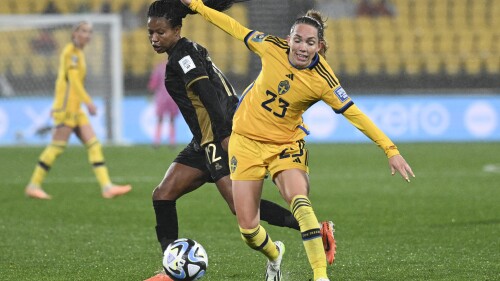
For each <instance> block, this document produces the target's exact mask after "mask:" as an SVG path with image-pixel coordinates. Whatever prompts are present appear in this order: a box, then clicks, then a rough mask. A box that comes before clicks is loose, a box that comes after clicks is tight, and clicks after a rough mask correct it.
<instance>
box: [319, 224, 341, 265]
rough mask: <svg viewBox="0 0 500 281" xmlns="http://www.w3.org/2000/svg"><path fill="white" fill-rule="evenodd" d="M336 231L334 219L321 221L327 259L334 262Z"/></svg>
mask: <svg viewBox="0 0 500 281" xmlns="http://www.w3.org/2000/svg"><path fill="white" fill-rule="evenodd" d="M334 232H335V228H334V224H333V222H332V221H324V222H322V223H321V230H320V234H321V238H322V240H323V248H324V249H325V255H326V261H327V262H328V263H329V264H332V263H333V262H334V261H335V251H336V248H337V245H335V238H334V237H333V233H334Z"/></svg>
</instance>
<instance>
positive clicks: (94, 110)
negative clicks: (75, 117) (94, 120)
mask: <svg viewBox="0 0 500 281" xmlns="http://www.w3.org/2000/svg"><path fill="white" fill-rule="evenodd" d="M87 110H88V111H89V114H90V115H92V116H95V115H96V114H97V107H96V106H95V104H94V103H92V102H91V103H88V104H87Z"/></svg>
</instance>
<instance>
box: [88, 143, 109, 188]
mask: <svg viewBox="0 0 500 281" xmlns="http://www.w3.org/2000/svg"><path fill="white" fill-rule="evenodd" d="M85 147H87V153H88V157H89V162H90V164H91V165H92V167H93V169H94V174H95V176H96V178H97V181H98V182H99V185H100V186H101V188H102V189H104V188H106V187H108V186H110V185H111V179H110V178H109V173H108V168H107V167H106V165H105V163H104V155H103V153H102V146H101V143H100V142H99V141H98V140H97V138H95V137H94V138H92V139H90V140H89V141H88V142H87V143H85Z"/></svg>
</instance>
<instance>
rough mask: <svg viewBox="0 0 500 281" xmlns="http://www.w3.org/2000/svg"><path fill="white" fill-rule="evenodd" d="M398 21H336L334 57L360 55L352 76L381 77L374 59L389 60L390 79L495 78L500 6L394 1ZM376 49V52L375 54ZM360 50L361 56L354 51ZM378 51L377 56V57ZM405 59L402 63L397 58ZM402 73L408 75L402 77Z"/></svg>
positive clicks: (482, 0)
mask: <svg viewBox="0 0 500 281" xmlns="http://www.w3.org/2000/svg"><path fill="white" fill-rule="evenodd" d="M391 2H392V3H393V4H394V6H395V9H396V15H395V16H394V17H375V18H372V17H357V18H341V19H335V20H332V21H330V23H329V26H330V30H327V32H326V37H327V40H329V42H330V45H332V48H331V49H332V52H333V53H334V57H342V56H351V55H356V56H357V57H359V58H362V59H360V60H350V64H353V63H358V64H359V65H358V66H353V65H350V66H349V71H348V70H347V69H346V65H345V64H343V63H342V62H343V61H344V60H342V59H337V60H335V61H332V64H333V65H334V66H335V68H338V69H339V70H340V72H343V70H345V71H346V74H356V73H354V72H353V71H356V70H358V71H359V73H376V72H375V71H376V69H377V67H375V65H377V64H374V63H373V62H374V61H375V60H374V59H371V57H372V56H373V55H378V56H380V57H382V58H384V60H385V61H384V62H382V64H383V65H385V73H386V74H389V75H420V74H440V73H443V74H448V75H456V74H459V73H462V72H463V73H467V74H471V75H477V74H479V73H480V72H481V71H487V72H488V73H492V71H494V69H498V67H497V64H496V63H495V61H498V57H499V56H500V50H499V49H500V47H499V45H500V32H499V31H498V29H497V28H496V27H497V26H500V1H489V0H479V1H476V0H475V1H468V0H440V1H434V0H418V1H410V0H393V1H391ZM374 48H375V49H374ZM353 50H355V52H356V53H355V54H352V51H353ZM374 50H376V51H375V52H374ZM396 57H397V58H399V59H400V60H397V59H395V58H396ZM399 66H402V67H401V68H400V67H399ZM398 69H400V70H401V71H402V72H398Z"/></svg>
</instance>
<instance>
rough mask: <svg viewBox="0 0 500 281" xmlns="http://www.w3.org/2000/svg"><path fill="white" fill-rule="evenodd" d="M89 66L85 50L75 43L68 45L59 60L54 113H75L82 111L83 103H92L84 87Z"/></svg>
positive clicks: (53, 106) (53, 105)
mask: <svg viewBox="0 0 500 281" xmlns="http://www.w3.org/2000/svg"><path fill="white" fill-rule="evenodd" d="M86 73H87V65H86V62H85V55H84V53H83V50H82V49H80V48H77V47H76V46H75V45H74V44H73V43H69V44H67V45H66V46H65V47H64V49H63V51H62V53H61V55H60V58H59V69H58V73H57V80H56V84H55V93H54V102H53V104H52V109H53V110H54V112H73V113H76V112H78V111H79V110H80V107H81V103H82V102H84V103H89V102H91V98H90V96H89V95H88V93H87V91H86V90H85V87H84V81H85V75H86Z"/></svg>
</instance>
